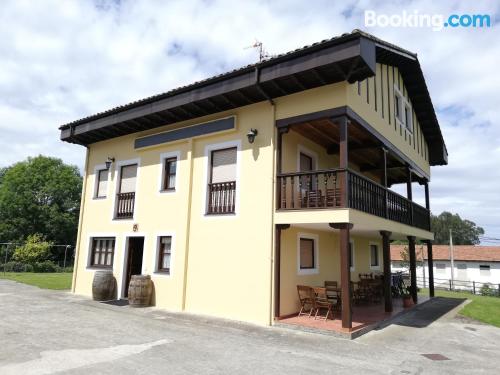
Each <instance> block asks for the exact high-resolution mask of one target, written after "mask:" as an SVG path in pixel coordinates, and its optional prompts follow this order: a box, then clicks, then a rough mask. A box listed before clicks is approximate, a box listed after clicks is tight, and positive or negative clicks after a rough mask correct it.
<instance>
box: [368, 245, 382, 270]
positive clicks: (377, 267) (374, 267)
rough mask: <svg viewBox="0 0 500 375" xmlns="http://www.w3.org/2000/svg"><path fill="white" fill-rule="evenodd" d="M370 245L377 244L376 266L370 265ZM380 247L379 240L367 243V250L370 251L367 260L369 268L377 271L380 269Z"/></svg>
mask: <svg viewBox="0 0 500 375" xmlns="http://www.w3.org/2000/svg"><path fill="white" fill-rule="evenodd" d="M372 245H374V246H377V260H378V265H377V266H372V249H371V247H372ZM380 248H381V246H380V243H379V242H369V243H368V251H369V253H370V256H369V260H368V262H369V266H370V269H371V270H377V271H380V270H381V261H380V259H381V258H380Z"/></svg>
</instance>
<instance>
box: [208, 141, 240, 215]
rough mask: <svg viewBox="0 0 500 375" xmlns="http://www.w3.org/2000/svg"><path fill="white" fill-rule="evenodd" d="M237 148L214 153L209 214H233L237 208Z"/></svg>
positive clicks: (211, 163)
mask: <svg viewBox="0 0 500 375" xmlns="http://www.w3.org/2000/svg"><path fill="white" fill-rule="evenodd" d="M236 157H237V148H236V147H232V148H226V149H222V150H215V151H212V153H211V154H210V183H209V184H208V207H207V214H232V213H234V212H235V208H236Z"/></svg>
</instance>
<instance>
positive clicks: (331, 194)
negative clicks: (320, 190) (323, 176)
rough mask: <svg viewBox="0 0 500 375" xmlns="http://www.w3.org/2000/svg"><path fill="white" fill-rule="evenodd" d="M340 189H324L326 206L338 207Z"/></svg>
mask: <svg viewBox="0 0 500 375" xmlns="http://www.w3.org/2000/svg"><path fill="white" fill-rule="evenodd" d="M340 204H341V201H340V189H339V188H335V189H326V206H327V207H340Z"/></svg>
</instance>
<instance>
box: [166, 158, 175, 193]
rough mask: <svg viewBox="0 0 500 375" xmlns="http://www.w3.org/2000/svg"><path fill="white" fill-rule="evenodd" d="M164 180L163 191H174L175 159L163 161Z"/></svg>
mask: <svg viewBox="0 0 500 375" xmlns="http://www.w3.org/2000/svg"><path fill="white" fill-rule="evenodd" d="M164 173H165V180H164V181H163V190H175V182H176V176H177V158H168V159H165V172H164Z"/></svg>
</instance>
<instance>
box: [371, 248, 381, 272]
mask: <svg viewBox="0 0 500 375" xmlns="http://www.w3.org/2000/svg"><path fill="white" fill-rule="evenodd" d="M370 266H371V267H374V268H377V267H379V266H380V264H379V262H378V246H377V245H370Z"/></svg>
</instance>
